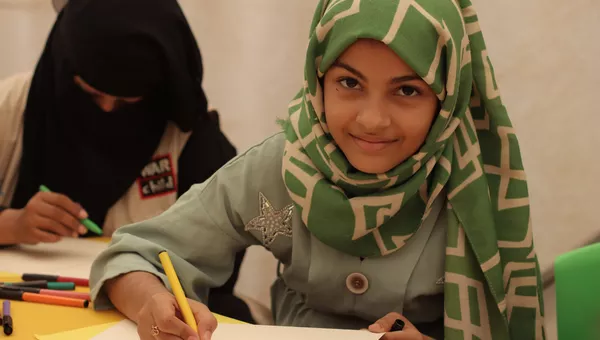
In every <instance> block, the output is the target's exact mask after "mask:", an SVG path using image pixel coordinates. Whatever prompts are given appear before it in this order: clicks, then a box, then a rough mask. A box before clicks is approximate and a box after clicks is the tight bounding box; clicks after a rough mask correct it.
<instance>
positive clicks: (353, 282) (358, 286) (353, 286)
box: [346, 273, 369, 295]
mask: <svg viewBox="0 0 600 340" xmlns="http://www.w3.org/2000/svg"><path fill="white" fill-rule="evenodd" d="M346 287H347V288H348V290H349V291H350V292H351V293H353V294H356V295H361V294H364V293H365V292H366V291H367V290H368V289H369V280H368V279H367V277H366V276H364V275H363V274H361V273H352V274H350V275H348V277H347V278H346Z"/></svg>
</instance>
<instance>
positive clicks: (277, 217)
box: [244, 192, 294, 247]
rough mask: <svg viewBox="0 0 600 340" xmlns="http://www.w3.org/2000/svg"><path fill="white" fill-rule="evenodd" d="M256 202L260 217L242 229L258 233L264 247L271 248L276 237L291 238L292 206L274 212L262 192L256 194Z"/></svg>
mask: <svg viewBox="0 0 600 340" xmlns="http://www.w3.org/2000/svg"><path fill="white" fill-rule="evenodd" d="M258 201H259V210H260V215H258V216H256V217H255V218H253V219H252V220H251V221H250V222H248V224H247V225H246V227H245V228H244V229H245V230H246V231H250V230H258V231H260V232H261V233H262V237H263V244H264V245H265V247H269V246H271V244H272V243H273V242H274V241H275V238H277V236H278V235H283V236H287V237H292V224H291V221H292V213H293V212H294V206H293V205H292V204H289V205H287V206H285V207H284V208H283V209H281V210H276V209H275V208H274V207H273V205H272V204H271V202H269V200H268V199H267V198H266V197H265V195H263V194H262V192H259V193H258Z"/></svg>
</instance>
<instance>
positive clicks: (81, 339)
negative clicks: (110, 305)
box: [35, 314, 244, 340]
mask: <svg viewBox="0 0 600 340" xmlns="http://www.w3.org/2000/svg"><path fill="white" fill-rule="evenodd" d="M215 317H216V318H217V321H218V322H219V323H227V324H244V323H243V322H241V321H238V320H235V319H231V318H228V317H226V316H221V315H218V314H215ZM116 324H118V322H111V323H105V324H102V325H97V326H91V327H85V328H79V329H74V330H70V331H66V332H60V333H54V334H48V335H38V334H36V335H35V338H36V339H37V340H89V339H91V338H93V337H95V336H96V335H98V334H100V333H102V332H104V331H106V330H107V329H109V328H111V327H113V326H115V325H116Z"/></svg>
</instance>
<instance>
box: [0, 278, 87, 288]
mask: <svg viewBox="0 0 600 340" xmlns="http://www.w3.org/2000/svg"><path fill="white" fill-rule="evenodd" d="M2 286H12V287H29V288H41V289H51V290H75V283H73V282H48V281H44V280H40V281H25V282H0V288H2Z"/></svg>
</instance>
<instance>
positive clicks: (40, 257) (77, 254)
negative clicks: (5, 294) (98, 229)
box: [0, 238, 107, 281]
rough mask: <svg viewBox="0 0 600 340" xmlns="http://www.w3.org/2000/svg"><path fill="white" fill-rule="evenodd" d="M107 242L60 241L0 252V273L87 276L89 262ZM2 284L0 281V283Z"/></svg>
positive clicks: (23, 246)
mask: <svg viewBox="0 0 600 340" xmlns="http://www.w3.org/2000/svg"><path fill="white" fill-rule="evenodd" d="M106 247H107V243H104V242H101V241H92V240H86V239H73V238H63V239H62V240H61V241H59V242H57V243H43V244H38V245H35V246H29V245H20V246H17V247H14V248H8V249H1V250H0V272H9V273H19V274H20V273H37V274H51V275H62V276H74V277H84V278H85V277H88V276H89V275H90V268H91V265H92V262H93V261H94V259H95V258H96V256H98V254H99V253H100V252H101V251H102V250H104V249H106ZM0 281H2V280H0Z"/></svg>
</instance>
